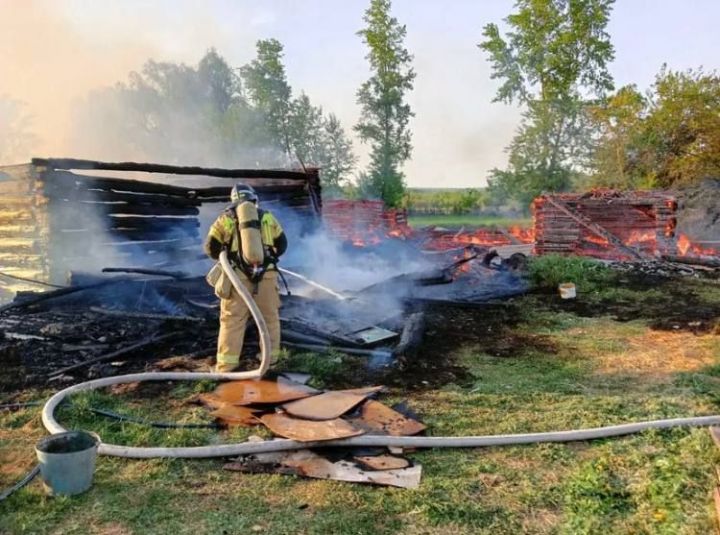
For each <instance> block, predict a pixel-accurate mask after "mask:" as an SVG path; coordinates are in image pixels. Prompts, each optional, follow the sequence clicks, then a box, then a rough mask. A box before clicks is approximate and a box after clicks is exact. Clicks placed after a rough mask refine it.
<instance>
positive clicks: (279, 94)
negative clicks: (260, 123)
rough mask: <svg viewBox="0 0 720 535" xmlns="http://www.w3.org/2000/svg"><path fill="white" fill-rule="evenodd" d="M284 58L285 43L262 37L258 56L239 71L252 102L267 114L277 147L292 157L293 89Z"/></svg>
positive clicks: (258, 43) (258, 46)
mask: <svg viewBox="0 0 720 535" xmlns="http://www.w3.org/2000/svg"><path fill="white" fill-rule="evenodd" d="M282 58H283V45H282V44H281V43H280V41H278V40H277V39H264V40H260V41H258V42H257V57H256V58H255V59H254V60H252V61H251V62H250V63H249V64H248V65H245V66H244V67H242V68H241V69H240V74H241V76H242V79H243V82H244V88H245V90H246V92H247V95H248V98H249V100H250V102H251V103H252V104H253V106H254V107H255V108H256V109H257V110H259V111H260V112H261V113H262V114H263V115H264V116H265V119H266V121H267V123H268V128H269V129H270V132H271V133H272V134H273V137H274V138H275V140H276V144H277V146H278V147H279V148H281V149H282V150H284V151H285V152H286V153H287V154H288V156H290V155H291V154H292V147H291V131H290V130H291V125H290V117H291V111H292V90H291V88H290V85H289V84H288V81H287V77H286V75H285V66H284V65H283V62H282Z"/></svg>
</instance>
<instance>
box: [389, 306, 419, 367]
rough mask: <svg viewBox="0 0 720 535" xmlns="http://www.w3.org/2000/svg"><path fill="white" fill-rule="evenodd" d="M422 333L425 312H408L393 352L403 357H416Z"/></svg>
mask: <svg viewBox="0 0 720 535" xmlns="http://www.w3.org/2000/svg"><path fill="white" fill-rule="evenodd" d="M424 335H425V313H424V312H414V313H412V314H410V315H409V316H408V318H407V320H406V321H405V325H404V326H403V330H402V333H400V342H399V343H398V345H397V347H395V350H394V351H393V353H394V354H395V355H401V356H404V357H410V358H414V357H416V356H417V353H418V350H419V349H420V345H421V344H422V339H423V336H424Z"/></svg>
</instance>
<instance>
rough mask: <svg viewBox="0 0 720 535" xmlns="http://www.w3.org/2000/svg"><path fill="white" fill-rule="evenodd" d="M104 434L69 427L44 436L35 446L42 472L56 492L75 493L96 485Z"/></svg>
mask: <svg viewBox="0 0 720 535" xmlns="http://www.w3.org/2000/svg"><path fill="white" fill-rule="evenodd" d="M99 445H100V438H99V437H98V436H97V435H96V434H94V433H87V432H85V431H67V432H65V433H58V434H57V435H50V436H49V437H45V438H43V439H42V440H41V441H40V442H38V443H37V445H36V446H35V453H36V454H37V458H38V461H39V462H40V475H41V477H42V479H43V482H44V483H45V488H46V489H47V490H48V492H49V493H50V494H52V495H53V496H57V495H60V494H62V495H65V496H73V495H75V494H81V493H83V492H85V491H86V490H88V489H89V488H90V486H91V485H92V480H93V472H94V471H95V459H96V458H97V451H98V446H99Z"/></svg>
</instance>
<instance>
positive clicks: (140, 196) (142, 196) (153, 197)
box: [45, 184, 201, 207]
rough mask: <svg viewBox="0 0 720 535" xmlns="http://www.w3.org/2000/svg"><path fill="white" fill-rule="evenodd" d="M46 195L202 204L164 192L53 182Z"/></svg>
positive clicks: (155, 204)
mask: <svg viewBox="0 0 720 535" xmlns="http://www.w3.org/2000/svg"><path fill="white" fill-rule="evenodd" d="M45 195H46V196H47V197H48V198H49V199H51V200H67V201H77V202H123V203H128V204H142V205H150V206H176V207H185V206H200V204H201V201H200V200H199V199H196V198H187V197H180V196H177V195H165V194H162V193H124V192H121V191H115V190H112V189H110V190H103V189H87V188H81V187H76V188H63V187H58V186H56V185H53V184H46V185H45Z"/></svg>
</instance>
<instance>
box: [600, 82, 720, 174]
mask: <svg viewBox="0 0 720 535" xmlns="http://www.w3.org/2000/svg"><path fill="white" fill-rule="evenodd" d="M593 118H594V120H595V121H596V124H597V125H598V128H599V130H600V132H601V136H600V140H599V142H598V146H597V150H596V151H595V158H594V161H593V167H594V173H593V176H592V179H593V182H594V184H600V185H612V186H620V187H658V188H665V187H670V186H674V185H676V184H681V183H688V182H693V181H697V180H701V179H703V178H706V177H708V176H713V177H717V176H719V175H720V76H718V74H717V73H716V72H710V73H707V72H704V71H703V70H702V69H700V70H688V71H685V72H673V71H669V70H667V69H666V68H663V69H662V70H661V72H660V73H659V74H658V76H657V77H656V79H655V83H654V84H653V86H652V88H651V90H650V91H649V92H648V94H647V96H642V95H640V94H639V93H638V92H637V90H636V89H635V88H634V87H625V88H622V89H620V90H619V91H618V92H617V93H616V94H615V95H613V96H612V97H611V98H609V99H608V101H607V103H605V104H604V105H603V106H599V107H598V108H597V109H595V110H594V112H593Z"/></svg>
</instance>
